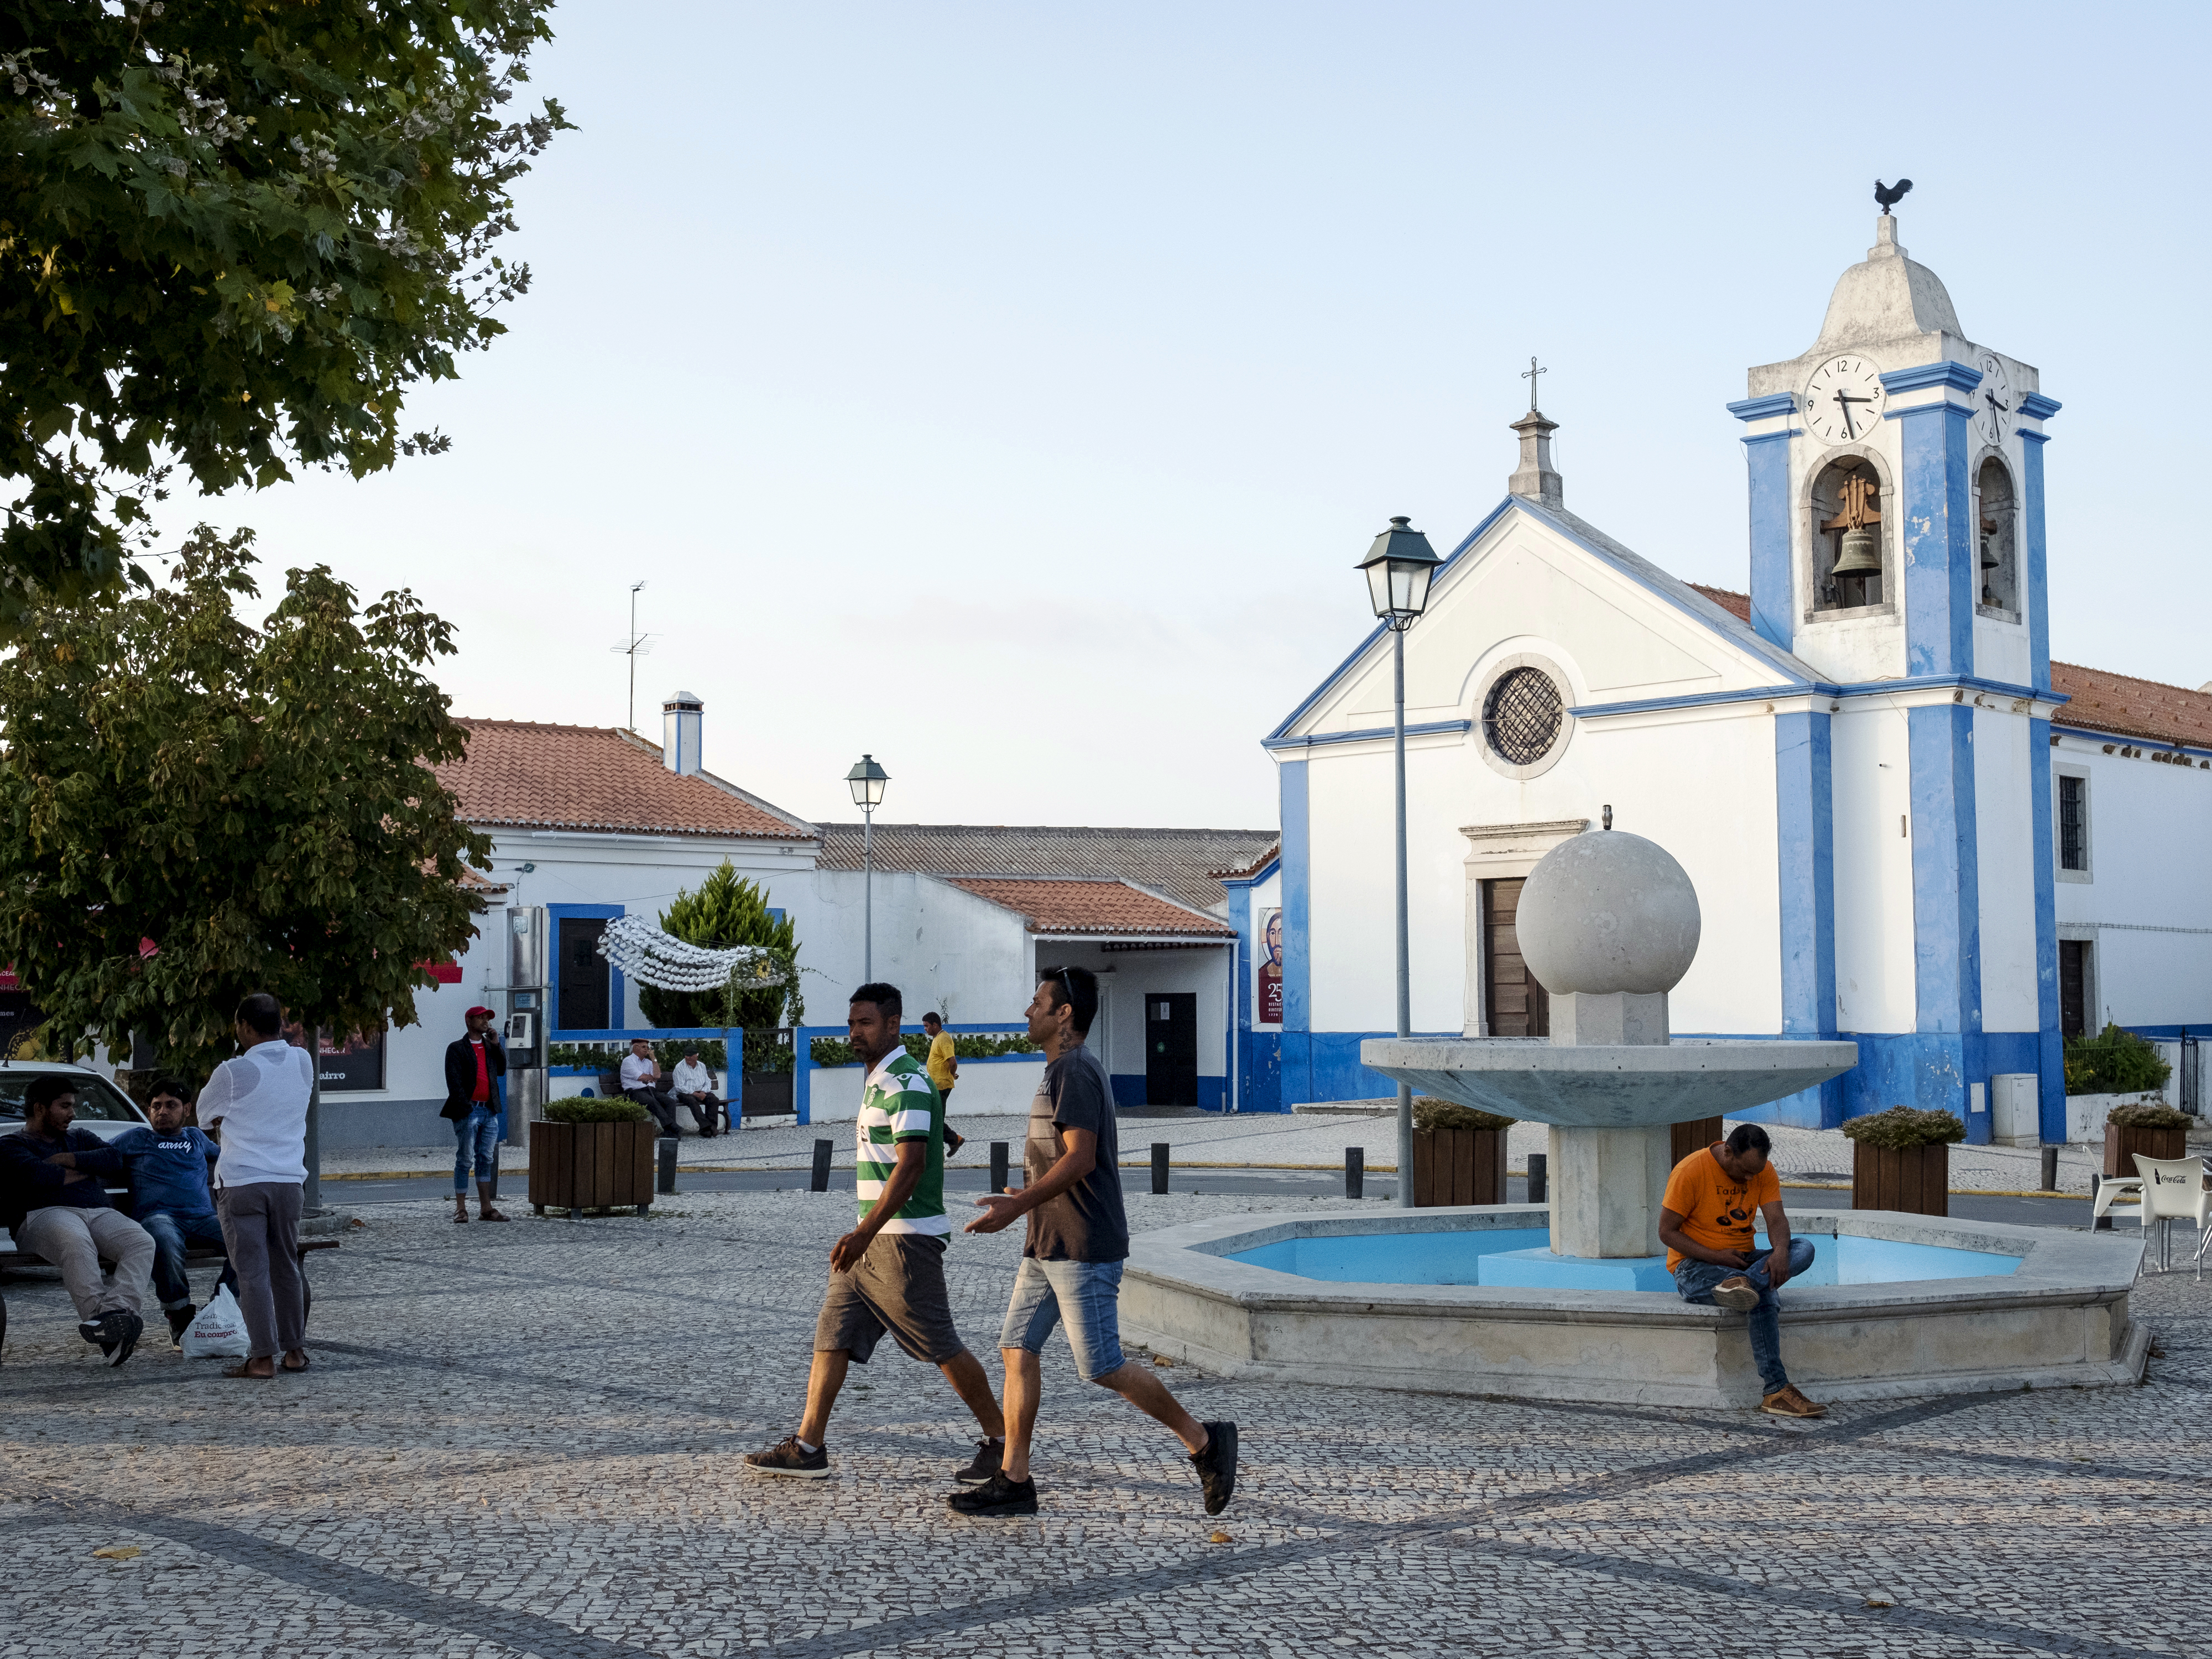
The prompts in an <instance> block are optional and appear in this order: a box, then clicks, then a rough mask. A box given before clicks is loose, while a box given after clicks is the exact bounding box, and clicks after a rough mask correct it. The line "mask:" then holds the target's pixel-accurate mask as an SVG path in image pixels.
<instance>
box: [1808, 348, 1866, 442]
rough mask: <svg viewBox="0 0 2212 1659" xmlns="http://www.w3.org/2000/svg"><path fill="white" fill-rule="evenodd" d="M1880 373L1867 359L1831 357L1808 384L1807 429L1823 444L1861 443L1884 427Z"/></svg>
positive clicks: (1815, 371)
mask: <svg viewBox="0 0 2212 1659" xmlns="http://www.w3.org/2000/svg"><path fill="white" fill-rule="evenodd" d="M1882 401H1883V397H1882V389H1881V371H1880V370H1879V369H1877V368H1875V366H1874V362H1873V360H1872V359H1870V358H1866V357H1831V358H1829V359H1828V361H1827V362H1825V363H1822V364H1821V365H1820V368H1816V369H1814V371H1813V378H1812V379H1811V380H1808V381H1807V382H1806V383H1805V426H1806V429H1807V430H1808V431H1809V432H1811V433H1812V435H1814V437H1816V438H1818V439H1819V440H1820V441H1821V442H1822V443H1824V444H1850V443H1862V442H1864V441H1866V439H1867V438H1868V437H1869V435H1871V434H1872V433H1873V432H1874V430H1875V428H1877V427H1878V426H1880V425H1881V405H1882Z"/></svg>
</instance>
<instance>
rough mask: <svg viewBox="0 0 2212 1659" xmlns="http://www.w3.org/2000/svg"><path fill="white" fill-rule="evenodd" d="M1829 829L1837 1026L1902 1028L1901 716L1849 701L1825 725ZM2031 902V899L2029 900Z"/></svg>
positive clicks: (1904, 782)
mask: <svg viewBox="0 0 2212 1659" xmlns="http://www.w3.org/2000/svg"><path fill="white" fill-rule="evenodd" d="M1828 731H1829V750H1828V752H1829V766H1830V771H1831V775H1832V780H1833V783H1832V789H1833V795H1832V799H1833V800H1834V803H1835V827H1834V832H1833V834H1832V837H1831V844H1832V847H1833V848H1834V855H1835V893H1836V1026H1837V1029H1838V1030H1841V1031H1868V1032H1876V1031H1910V1030H1913V1029H1914V1028H1915V1026H1916V1025H1917V1022H1918V1005H1917V984H1916V981H1915V977H1914V970H1913V931H1912V842H1911V838H1910V836H1908V835H1907V834H1906V830H1907V828H1908V826H1909V817H1910V814H1911V811H1912V772H1911V738H1910V733H1909V731H1908V728H1907V726H1906V723H1905V712H1904V711H1903V710H1902V709H1899V708H1892V707H1891V706H1889V705H1888V704H1887V702H1881V701H1880V700H1879V699H1875V698H1855V699H1853V700H1852V701H1850V702H1847V703H1845V704H1844V708H1843V712H1842V713H1840V714H1834V715H1832V716H1831V717H1830V720H1829V724H1828ZM2030 899H2031V902H2033V892H2032V890H2031V894H2030Z"/></svg>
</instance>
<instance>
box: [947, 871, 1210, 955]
mask: <svg viewBox="0 0 2212 1659" xmlns="http://www.w3.org/2000/svg"><path fill="white" fill-rule="evenodd" d="M945 880H946V882H947V884H949V885H951V886H954V887H957V888H959V889H961V890H963V891H964V892H969V893H973V894H975V896H976V897H978V898H983V899H988V900H990V902H992V903H994V904H998V905H1003V906H1005V907H1006V908H1007V909H1009V910H1012V911H1015V912H1017V913H1018V914H1019V915H1021V916H1022V917H1023V918H1024V920H1025V921H1027V922H1028V923H1029V930H1030V932H1031V933H1074V934H1085V933H1092V934H1095V933H1111V934H1137V935H1139V936H1141V935H1145V934H1162V933H1173V934H1182V935H1186V936H1187V935H1190V934H1200V935H1203V936H1205V937H1206V938H1209V939H1234V938H1236V937H1237V930H1236V929H1235V928H1233V927H1230V925H1229V924H1228V923H1227V922H1225V921H1219V920H1218V919H1217V918H1215V917H1212V916H1209V915H1200V913H1199V912H1197V911H1195V910H1189V909H1185V908H1183V907H1182V905H1180V904H1170V903H1169V902H1168V901H1167V900H1165V899H1164V898H1161V897H1159V896H1157V895H1155V894H1152V893H1146V892H1140V891H1139V890H1137V889H1136V888H1134V887H1132V886H1130V885H1129V884H1127V882H1121V881H1085V880H1081V879H1071V878H1065V877H1063V878H1059V879H1056V880H1055V879H1053V878H1038V877H1030V878H1023V877H1019V876H948V877H947V878H945Z"/></svg>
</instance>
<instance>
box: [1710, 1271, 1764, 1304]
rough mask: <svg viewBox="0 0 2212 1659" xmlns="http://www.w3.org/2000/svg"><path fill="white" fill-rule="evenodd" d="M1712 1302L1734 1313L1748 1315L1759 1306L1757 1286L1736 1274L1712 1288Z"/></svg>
mask: <svg viewBox="0 0 2212 1659" xmlns="http://www.w3.org/2000/svg"><path fill="white" fill-rule="evenodd" d="M1713 1300H1714V1301H1716V1302H1717V1303H1719V1304H1721V1306H1722V1307H1723V1308H1726V1309H1729V1310H1730V1311H1731V1312H1735V1313H1749V1312H1750V1311H1751V1310H1753V1308H1756V1307H1757V1306H1758V1305H1759V1286H1757V1285H1754V1284H1753V1283H1752V1282H1751V1281H1750V1280H1749V1279H1746V1278H1745V1277H1744V1276H1743V1275H1742V1274H1741V1273H1738V1274H1737V1275H1736V1276H1735V1278H1734V1279H1723V1280H1721V1282H1720V1283H1719V1284H1717V1285H1714V1286H1713Z"/></svg>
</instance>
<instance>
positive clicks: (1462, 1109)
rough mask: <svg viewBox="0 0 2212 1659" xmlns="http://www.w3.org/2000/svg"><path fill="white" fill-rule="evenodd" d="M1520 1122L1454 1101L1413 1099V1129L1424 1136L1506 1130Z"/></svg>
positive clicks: (1433, 1098) (1432, 1096)
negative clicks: (1435, 1132) (1437, 1131)
mask: <svg viewBox="0 0 2212 1659" xmlns="http://www.w3.org/2000/svg"><path fill="white" fill-rule="evenodd" d="M1519 1121H1521V1120H1520V1119H1518V1118H1513V1117H1500V1116H1498V1114H1497V1113H1495V1112H1479V1111H1477V1110H1476V1109H1474V1107H1472V1106H1462V1105H1461V1104H1460V1103H1458V1102H1456V1101H1451V1100H1438V1099H1437V1097H1435V1096H1434V1095H1415V1096H1414V1097H1413V1127H1415V1128H1416V1129H1419V1130H1420V1131H1421V1132H1422V1133H1424V1134H1425V1133H1428V1132H1429V1131H1431V1130H1432V1129H1508V1128H1510V1127H1512V1126H1513V1125H1514V1124H1516V1123H1518V1122H1519Z"/></svg>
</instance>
